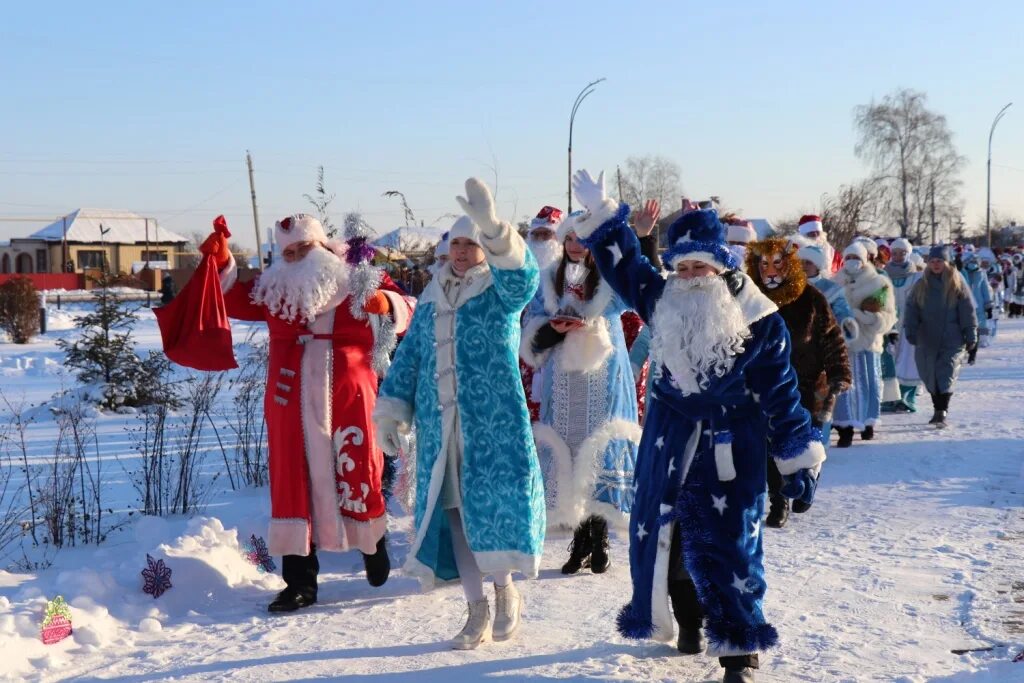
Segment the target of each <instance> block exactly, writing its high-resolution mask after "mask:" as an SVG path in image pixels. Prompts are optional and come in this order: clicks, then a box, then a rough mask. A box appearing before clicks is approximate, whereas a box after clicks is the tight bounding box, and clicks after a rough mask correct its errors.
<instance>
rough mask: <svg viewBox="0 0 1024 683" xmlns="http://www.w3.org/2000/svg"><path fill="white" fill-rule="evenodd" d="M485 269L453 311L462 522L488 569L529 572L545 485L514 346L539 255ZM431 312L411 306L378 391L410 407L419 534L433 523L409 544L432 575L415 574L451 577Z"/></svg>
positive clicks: (535, 560) (429, 307)
mask: <svg viewBox="0 0 1024 683" xmlns="http://www.w3.org/2000/svg"><path fill="white" fill-rule="evenodd" d="M491 276H492V283H491V285H490V286H489V287H488V288H487V289H485V290H484V291H483V292H482V293H480V294H478V295H477V296H475V297H473V298H471V299H469V300H468V301H466V302H465V303H464V304H462V306H460V307H459V308H458V309H456V311H455V316H456V318H455V330H456V333H455V342H454V343H455V376H456V384H457V387H458V388H457V395H456V400H457V404H458V410H459V419H460V422H461V436H462V439H463V464H462V501H463V504H462V521H463V526H464V528H465V532H466V538H467V540H468V541H469V546H470V548H471V549H472V550H473V553H474V555H475V557H476V559H477V564H478V565H479V566H480V569H481V570H482V571H483V572H484V573H496V572H508V571H520V572H523V573H525V574H527V575H530V576H535V575H536V568H537V566H538V565H539V561H540V556H541V553H542V551H543V545H544V529H545V524H546V520H545V510H544V485H543V481H542V478H541V472H540V467H539V465H538V461H537V452H536V449H535V448H534V443H533V434H532V432H531V429H530V417H529V412H528V410H527V407H526V397H525V395H524V393H523V384H522V381H521V379H520V376H519V365H518V360H517V353H518V347H519V316H520V313H521V311H522V309H523V307H525V306H526V304H527V303H528V302H529V301H530V299H531V298H532V297H533V295H534V293H535V292H536V290H537V282H538V274H537V265H536V261H535V260H534V259H533V256H532V255H530V254H529V253H528V252H527V256H526V262H525V264H524V266H523V267H522V268H520V269H518V270H501V269H498V268H494V267H491ZM437 309H438V304H436V303H435V302H432V301H425V302H422V303H420V305H419V306H417V308H416V312H415V314H414V316H413V320H412V323H411V325H410V328H409V331H408V333H407V334H406V336H405V339H404V340H403V341H402V343H401V344H400V345H399V347H398V351H397V353H396V355H395V358H394V361H393V362H392V365H391V368H390V370H389V371H388V375H387V378H386V379H385V380H384V384H383V385H382V386H381V388H380V396H381V397H387V398H392V399H397V400H400V401H402V402H404V403H406V404H408V405H409V406H410V407H411V409H412V414H413V416H414V423H415V427H416V439H417V462H416V503H415V523H416V529H417V532H421V531H422V528H423V525H424V523H425V521H426V520H428V518H429V522H428V528H427V530H426V532H425V534H424V537H423V541H422V543H420V545H419V547H418V548H416V547H414V548H412V549H411V550H410V553H412V554H413V556H414V558H415V560H416V562H418V564H419V566H415V567H413V568H414V569H418V570H420V571H421V572H422V571H423V570H424V568H425V569H426V570H428V571H429V572H430V573H431V574H432V577H423V576H421V578H426V579H430V578H434V579H437V580H441V581H448V580H452V579H456V578H458V571H457V569H456V568H455V557H454V554H453V552H452V546H451V529H450V528H449V526H448V521H447V515H445V514H444V511H443V510H442V509H441V505H440V502H439V500H438V499H437V494H438V493H439V491H440V485H441V482H440V480H439V478H440V477H443V476H444V472H443V469H441V470H439V471H438V472H437V473H436V477H435V476H434V465H435V463H437V461H438V456H439V455H440V454H441V448H442V436H443V435H442V419H441V407H440V405H439V401H438V394H437V384H436V377H435V372H436V366H437V363H436V361H437V359H436V350H435V342H436V340H435V338H434V337H435V335H434V320H435V317H436V316H437V313H438V310H437ZM435 479H437V480H435ZM432 494H433V495H432ZM428 513H429V514H428ZM410 564H411V565H415V564H416V563H410ZM427 583H429V580H428V581H427Z"/></svg>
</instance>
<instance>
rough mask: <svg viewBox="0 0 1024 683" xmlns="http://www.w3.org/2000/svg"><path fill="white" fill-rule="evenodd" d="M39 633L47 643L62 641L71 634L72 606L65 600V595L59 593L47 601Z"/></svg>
mask: <svg viewBox="0 0 1024 683" xmlns="http://www.w3.org/2000/svg"><path fill="white" fill-rule="evenodd" d="M39 635H40V637H41V638H42V639H43V643H45V644H46V645H52V644H53V643H57V642H60V641H62V640H64V639H65V638H67V637H68V636H70V635H71V608H69V607H68V603H66V602H64V597H63V596H61V595H58V596H57V597H56V598H54V599H53V600H50V601H49V602H47V603H46V613H45V614H44V615H43V626H42V629H41V631H40V634H39Z"/></svg>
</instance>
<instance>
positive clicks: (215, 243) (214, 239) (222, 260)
mask: <svg viewBox="0 0 1024 683" xmlns="http://www.w3.org/2000/svg"><path fill="white" fill-rule="evenodd" d="M228 237H231V233H230V232H229V231H228V224H227V221H225V220H224V216H217V218H215V219H214V221H213V232H212V233H210V236H209V237H207V238H206V239H205V240H203V243H202V244H201V245H199V253H201V254H203V255H205V256H209V257H210V258H212V259H213V262H214V263H215V264H216V266H217V270H222V269H223V268H224V267H225V266H227V265H228V264H229V263H230V262H231V249H230V247H229V246H228Z"/></svg>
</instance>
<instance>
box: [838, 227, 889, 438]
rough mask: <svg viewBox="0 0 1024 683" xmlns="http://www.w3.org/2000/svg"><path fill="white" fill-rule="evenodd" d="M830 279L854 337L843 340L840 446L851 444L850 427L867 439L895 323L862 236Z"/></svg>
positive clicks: (877, 413)
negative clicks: (848, 379) (845, 375)
mask: <svg viewBox="0 0 1024 683" xmlns="http://www.w3.org/2000/svg"><path fill="white" fill-rule="evenodd" d="M835 280H836V281H837V282H838V283H839V284H841V285H842V287H843V296H844V297H845V298H846V303H847V304H849V306H850V308H851V309H852V310H853V315H854V318H855V319H856V320H857V328H858V334H857V337H856V338H855V339H854V340H852V341H849V342H847V348H848V349H849V354H850V368H851V370H852V374H853V384H852V385H851V386H850V388H849V389H848V390H847V391H844V392H843V393H842V394H840V395H839V398H838V399H837V400H836V408H835V412H834V414H833V424H834V425H835V427H836V431H837V432H838V433H839V443H838V444H837V446H838V447H840V448H846V447H848V446H850V445H851V444H852V443H853V432H854V430H859V431H860V433H861V438H862V439H864V440H865V441H870V440H871V439H873V438H874V436H875V426H877V424H878V420H879V417H880V415H881V412H882V364H881V359H882V345H883V344H884V342H885V335H886V333H888V332H889V331H890V330H891V329H892V326H893V324H895V322H896V302H895V297H894V296H893V292H892V283H891V282H889V278H887V277H886V276H885V275H882V274H881V273H879V272H878V270H877V269H876V268H875V266H874V265H873V264H872V262H871V261H870V259H869V256H868V252H867V249H866V248H865V246H864V242H862V241H854V242H853V243H852V244H850V246H848V247H847V248H846V249H845V250H844V251H843V267H842V269H841V270H840V271H839V273H838V274H836V277H835Z"/></svg>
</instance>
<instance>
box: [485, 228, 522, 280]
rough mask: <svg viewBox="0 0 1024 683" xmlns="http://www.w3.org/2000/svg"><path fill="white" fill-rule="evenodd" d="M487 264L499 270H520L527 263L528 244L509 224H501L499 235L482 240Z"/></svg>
mask: <svg viewBox="0 0 1024 683" xmlns="http://www.w3.org/2000/svg"><path fill="white" fill-rule="evenodd" d="M480 241H481V242H482V244H481V245H480V246H482V247H483V248H484V252H485V253H486V255H487V263H489V264H490V265H492V266H494V267H495V268H497V269H498V270H519V269H520V268H522V267H523V264H524V263H526V242H524V241H523V238H522V237H520V236H519V233H518V232H516V231H515V230H513V229H512V226H511V225H510V224H508V223H501V226H500V229H499V230H498V233H497V234H496V235H495V236H493V237H490V236H488V235H483V236H481V238H480Z"/></svg>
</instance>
